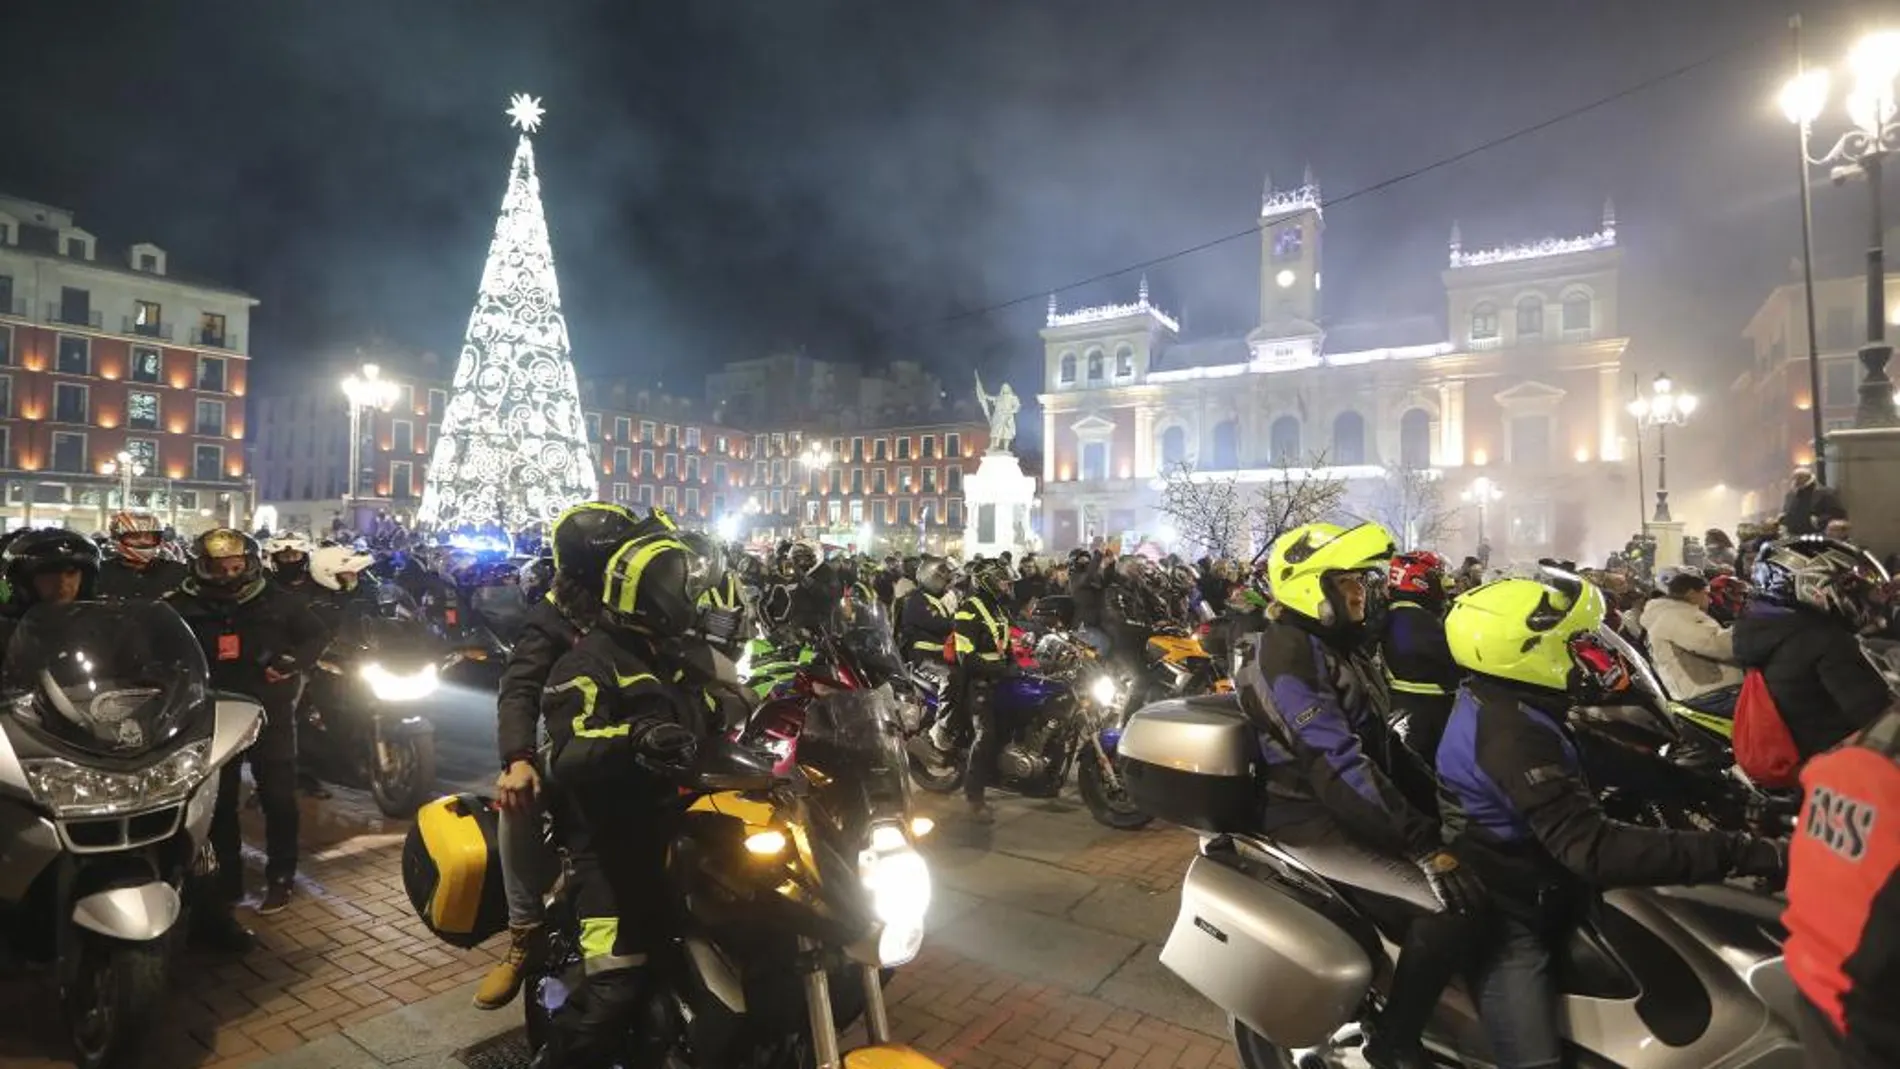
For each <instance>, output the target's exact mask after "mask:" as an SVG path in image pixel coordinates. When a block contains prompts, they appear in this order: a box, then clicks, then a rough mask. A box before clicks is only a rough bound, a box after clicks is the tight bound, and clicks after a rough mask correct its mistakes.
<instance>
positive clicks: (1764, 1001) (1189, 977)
mask: <svg viewBox="0 0 1900 1069" xmlns="http://www.w3.org/2000/svg"><path fill="white" fill-rule="evenodd" d="M1121 752H1122V757H1123V761H1124V768H1125V771H1126V776H1127V782H1128V786H1129V791H1130V793H1131V794H1132V795H1133V796H1134V798H1135V800H1136V801H1137V802H1138V803H1139V804H1141V805H1142V806H1143V807H1144V808H1147V809H1149V810H1150V811H1152V812H1154V813H1156V814H1157V815H1158V816H1159V817H1160V818H1161V819H1163V820H1166V821H1169V822H1171V823H1174V824H1178V825H1180V826H1182V827H1185V828H1188V829H1189V830H1192V831H1194V832H1196V833H1197V834H1198V835H1199V836H1200V837H1201V845H1200V849H1199V851H1198V853H1197V855H1196V857H1195V858H1194V860H1193V862H1192V863H1191V864H1190V865H1189V868H1188V872H1187V876H1186V879H1185V881H1184V882H1183V884H1182V888H1181V908H1180V912H1179V914H1178V916H1177V917H1176V920H1175V923H1174V927H1173V930H1172V931H1171V933H1170V934H1169V936H1168V940H1167V943H1166V944H1165V945H1164V947H1163V948H1162V951H1161V963H1162V965H1163V966H1164V967H1166V968H1167V969H1169V970H1170V971H1171V972H1173V973H1174V974H1175V975H1177V976H1179V977H1180V978H1181V979H1182V980H1184V981H1185V982H1186V983H1187V984H1188V985H1189V986H1190V987H1193V988H1194V989H1195V990H1196V991H1199V992H1200V993H1201V994H1202V995H1203V996H1204V997H1206V998H1208V999H1209V1000H1210V1001H1212V1002H1213V1003H1215V1005H1217V1006H1219V1007H1220V1008H1221V1009H1222V1010H1223V1011H1224V1012H1225V1013H1226V1014H1227V1015H1228V1018H1229V1022H1230V1027H1231V1031H1232V1036H1233V1041H1234V1045H1235V1048H1236V1050H1237V1052H1238V1055H1239V1059H1240V1062H1241V1064H1242V1065H1243V1066H1245V1067H1247V1069H1267V1067H1278V1069H1320V1067H1325V1066H1339V1065H1345V1064H1361V1062H1362V1059H1360V1058H1359V1057H1358V1051H1357V1050H1356V1049H1354V1048H1356V1047H1357V1046H1358V1044H1359V1042H1360V1041H1361V1040H1362V1038H1363V1036H1362V1035H1361V1034H1360V1032H1359V1029H1358V1025H1357V1023H1356V1022H1358V1021H1360V1020H1363V1019H1365V1018H1366V1017H1367V1016H1368V1015H1369V1014H1370V1013H1371V1012H1372V1011H1373V1009H1374V1007H1375V1006H1376V1004H1377V1001H1378V999H1379V998H1380V997H1381V996H1380V994H1379V990H1378V989H1379V987H1380V985H1382V984H1385V983H1389V981H1390V978H1391V973H1392V965H1393V962H1394V961H1395V960H1396V958H1397V949H1396V948H1397V946H1398V940H1397V938H1395V934H1394V933H1393V932H1391V931H1386V930H1382V929H1381V928H1380V927H1379V925H1378V924H1377V923H1376V922H1375V921H1374V920H1373V912H1374V911H1373V910H1369V909H1368V908H1367V906H1366V904H1367V903H1370V902H1373V901H1375V900H1377V901H1379V902H1381V903H1383V904H1384V905H1386V906H1389V905H1390V904H1392V903H1395V902H1402V901H1404V890H1403V889H1402V888H1398V887H1395V886H1392V885H1391V881H1390V878H1389V877H1387V876H1385V875H1384V874H1383V873H1381V872H1377V871H1369V870H1368V869H1367V868H1366V866H1364V864H1363V863H1362V862H1359V855H1353V856H1352V857H1351V858H1346V857H1341V856H1338V855H1335V854H1333V853H1331V852H1329V851H1328V850H1327V848H1325V847H1299V848H1292V847H1288V846H1285V845H1282V844H1280V843H1277V842H1275V841H1274V840H1273V839H1272V838H1270V837H1268V836H1266V835H1262V834H1260V833H1258V832H1256V831H1255V830H1253V829H1254V827H1255V826H1256V825H1257V816H1256V813H1257V810H1256V808H1255V806H1256V802H1255V789H1254V780H1253V768H1252V765H1253V760H1254V757H1255V755H1257V753H1258V752H1259V751H1258V741H1257V734H1256V732H1255V731H1254V729H1253V727H1252V725H1251V724H1250V723H1249V722H1248V720H1247V717H1246V714H1245V713H1244V712H1243V711H1242V710H1241V708H1240V705H1239V702H1238V701H1237V700H1236V699H1234V698H1232V697H1229V696H1224V695H1223V696H1209V697H1204V698H1188V699H1177V700H1171V701H1166V702H1161V703H1158V704H1156V705H1151V706H1149V707H1147V708H1145V709H1142V710H1141V711H1140V712H1138V713H1136V714H1135V716H1134V717H1133V718H1132V719H1131V720H1130V722H1129V724H1128V729H1127V731H1126V732H1125V733H1124V734H1123V737H1122V745H1121ZM1355 862H1358V863H1355ZM1377 912H1379V913H1381V915H1384V914H1385V910H1384V909H1383V908H1381V909H1380V910H1378V911H1377ZM1779 913H1780V903H1779V902H1778V901H1776V900H1775V899H1773V898H1772V897H1770V896H1766V895H1762V894H1757V893H1753V892H1750V891H1746V890H1743V889H1741V888H1739V887H1736V886H1730V885H1720V886H1709V887H1694V888H1665V889H1655V890H1618V891H1611V892H1607V893H1606V894H1605V895H1604V896H1603V903H1602V908H1601V909H1600V910H1598V911H1596V914H1595V916H1594V917H1593V918H1592V919H1591V920H1590V921H1589V922H1588V923H1586V924H1584V925H1583V926H1581V927H1580V928H1578V929H1577V930H1576V931H1575V932H1574V933H1572V935H1571V937H1570V939H1569V941H1568V944H1567V946H1566V947H1565V948H1564V949H1563V952H1562V953H1561V955H1560V960H1561V961H1562V965H1561V966H1560V968H1559V969H1558V970H1557V972H1558V974H1559V976H1560V977H1561V978H1562V983H1563V1001H1562V1006H1561V1008H1560V1014H1561V1023H1562V1026H1563V1030H1564V1033H1565V1035H1566V1036H1567V1037H1568V1039H1569V1042H1570V1044H1571V1045H1572V1046H1574V1047H1577V1048H1580V1049H1581V1050H1582V1052H1583V1058H1582V1060H1583V1061H1585V1062H1587V1063H1588V1064H1590V1065H1600V1066H1606V1067H1624V1069H1690V1067H1696V1069H1700V1067H1703V1066H1710V1065H1723V1066H1736V1067H1739V1066H1785V1067H1788V1069H1794V1067H1796V1066H1799V1065H1801V1064H1802V1055H1801V1051H1800V1047H1799V1045H1798V1043H1797V1041H1796V1039H1795V1036H1794V1020H1795V1017H1794V1013H1795V1008H1796V1004H1797V999H1798V996H1797V995H1796V994H1795V990H1794V987H1793V985H1792V983H1791V982H1790V981H1789V979H1788V974H1787V969H1786V967H1785V965H1784V964H1783V962H1782V959H1781V950H1780V943H1781V940H1782V938H1783V933H1782V932H1781V929H1780V928H1779V919H1778V917H1779ZM1425 1042H1426V1047H1427V1049H1428V1051H1430V1052H1431V1053H1432V1054H1433V1055H1434V1056H1435V1057H1436V1058H1437V1059H1438V1060H1440V1061H1441V1062H1442V1063H1444V1064H1453V1065H1482V1064H1488V1063H1489V1060H1490V1053H1489V1048H1488V1044H1487V1042H1486V1040H1485V1037H1484V1032H1483V1029H1482V1028H1481V1027H1480V1025H1479V1022H1478V1019H1477V1015H1476V1011H1475V1009H1474V1007H1473V1005H1472V1002H1471V1000H1470V998H1469V997H1468V995H1467V994H1466V993H1465V992H1464V991H1463V989H1462V988H1461V987H1459V986H1458V985H1454V986H1453V987H1452V988H1450V989H1448V990H1447V992H1446V994H1445V996H1444V998H1443V999H1442V1000H1441V1002H1440V1005H1439V1007H1438V1012H1437V1014H1436V1015H1435V1017H1434V1019H1433V1022H1432V1024H1431V1026H1430V1027H1429V1028H1428V1030H1427V1033H1426V1036H1425Z"/></svg>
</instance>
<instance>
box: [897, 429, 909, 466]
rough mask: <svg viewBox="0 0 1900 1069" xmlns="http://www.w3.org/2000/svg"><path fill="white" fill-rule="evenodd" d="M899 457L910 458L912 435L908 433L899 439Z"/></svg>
mask: <svg viewBox="0 0 1900 1069" xmlns="http://www.w3.org/2000/svg"><path fill="white" fill-rule="evenodd" d="M897 459H899V460H909V459H910V435H908V434H907V435H905V436H903V437H902V438H899V439H897Z"/></svg>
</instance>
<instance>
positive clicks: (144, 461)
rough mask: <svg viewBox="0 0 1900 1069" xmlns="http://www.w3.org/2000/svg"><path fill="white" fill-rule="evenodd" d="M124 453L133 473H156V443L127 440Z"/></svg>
mask: <svg viewBox="0 0 1900 1069" xmlns="http://www.w3.org/2000/svg"><path fill="white" fill-rule="evenodd" d="M125 453H126V455H127V456H129V457H131V458H132V470H133V472H135V473H136V472H139V471H143V472H144V473H145V474H147V475H152V474H155V473H156V472H157V471H158V443H157V442H155V441H153V440H152V439H150V438H127V439H126V440H125ZM286 496H288V495H286Z"/></svg>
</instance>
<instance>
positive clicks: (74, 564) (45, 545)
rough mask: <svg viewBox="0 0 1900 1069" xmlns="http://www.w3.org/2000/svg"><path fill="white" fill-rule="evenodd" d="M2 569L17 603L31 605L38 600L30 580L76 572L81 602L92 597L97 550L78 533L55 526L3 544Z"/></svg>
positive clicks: (95, 576) (96, 577)
mask: <svg viewBox="0 0 1900 1069" xmlns="http://www.w3.org/2000/svg"><path fill="white" fill-rule="evenodd" d="M5 568H6V577H7V584H8V585H9V586H11V587H12V588H13V598H14V600H15V601H16V602H18V603H19V604H22V605H32V604H34V603H35V602H37V601H39V600H40V596H39V592H38V591H37V590H35V589H34V585H33V580H34V578H36V577H38V576H41V575H45V574H47V573H48V572H63V571H76V572H78V573H79V598H80V600H82V601H83V600H86V599H88V598H90V597H92V588H93V585H94V583H95V581H96V580H97V579H98V578H99V547H98V546H95V545H93V544H92V541H91V539H88V538H86V537H85V536H83V535H81V534H79V533H78V532H75V531H67V530H63V529H61V528H58V527H46V528H42V529H40V530H37V531H22V532H21V533H20V535H19V537H17V538H15V539H13V541H11V542H9V543H7V551H6V565H5Z"/></svg>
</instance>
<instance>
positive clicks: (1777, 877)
mask: <svg viewBox="0 0 1900 1069" xmlns="http://www.w3.org/2000/svg"><path fill="white" fill-rule="evenodd" d="M1734 846H1735V848H1734V852H1733V853H1732V854H1731V855H1730V861H1729V875H1730V876H1757V877H1760V878H1761V879H1762V880H1764V881H1765V882H1767V884H1768V885H1769V886H1770V887H1773V888H1776V889H1779V888H1781V887H1783V886H1785V885H1786V884H1787V882H1788V840H1786V839H1760V838H1756V837H1754V836H1752V835H1740V834H1738V835H1736V836H1735V837H1734Z"/></svg>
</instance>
